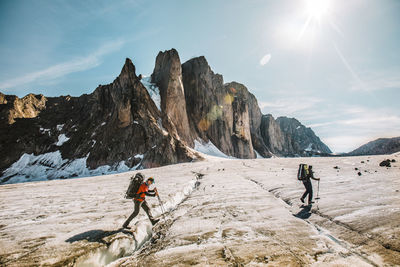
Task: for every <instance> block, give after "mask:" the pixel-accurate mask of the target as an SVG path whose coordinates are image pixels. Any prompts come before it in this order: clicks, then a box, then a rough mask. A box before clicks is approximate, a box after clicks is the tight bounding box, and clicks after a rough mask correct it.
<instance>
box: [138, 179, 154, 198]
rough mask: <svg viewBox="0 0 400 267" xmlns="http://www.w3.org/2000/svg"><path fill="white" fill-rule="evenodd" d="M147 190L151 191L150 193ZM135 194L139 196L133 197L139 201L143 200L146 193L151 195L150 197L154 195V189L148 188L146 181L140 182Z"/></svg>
mask: <svg viewBox="0 0 400 267" xmlns="http://www.w3.org/2000/svg"><path fill="white" fill-rule="evenodd" d="M149 192H151V193H149ZM136 194H138V195H139V197H138V198H135V200H138V201H140V202H142V201H144V199H145V198H146V195H147V196H152V197H154V196H155V192H154V190H149V186H148V185H147V183H143V184H141V185H140V187H139V189H138V191H137V193H136Z"/></svg>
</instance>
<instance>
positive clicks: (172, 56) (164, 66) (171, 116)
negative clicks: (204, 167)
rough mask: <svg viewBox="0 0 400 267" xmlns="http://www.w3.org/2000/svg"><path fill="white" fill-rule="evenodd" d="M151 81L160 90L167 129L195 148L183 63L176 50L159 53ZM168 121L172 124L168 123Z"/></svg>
mask: <svg viewBox="0 0 400 267" xmlns="http://www.w3.org/2000/svg"><path fill="white" fill-rule="evenodd" d="M151 79H152V82H153V83H155V84H156V85H157V86H158V88H159V89H160V96H161V111H162V114H163V122H164V125H165V127H167V128H168V130H169V132H171V133H175V132H176V136H177V138H179V139H181V140H183V141H185V142H186V143H187V144H189V145H190V146H193V138H192V135H191V132H190V127H189V120H188V117H187V111H186V101H185V92H184V89H183V83H182V68H181V61H180V58H179V55H178V52H177V51H176V50H175V49H171V50H167V51H164V52H161V51H160V52H159V53H158V55H157V58H156V63H155V67H154V71H153V74H152V75H151ZM166 120H168V121H169V122H170V123H166ZM170 126H171V127H170Z"/></svg>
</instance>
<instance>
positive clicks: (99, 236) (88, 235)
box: [65, 228, 134, 244]
mask: <svg viewBox="0 0 400 267" xmlns="http://www.w3.org/2000/svg"><path fill="white" fill-rule="evenodd" d="M117 233H124V234H127V235H131V236H132V237H134V235H133V233H132V232H131V231H128V230H126V229H124V228H120V229H118V230H114V231H104V230H90V231H86V232H83V233H80V234H77V235H74V236H73V237H70V238H68V239H67V240H65V242H68V243H73V242H76V241H82V240H86V241H88V242H97V243H103V244H107V242H106V241H104V238H105V237H108V236H111V235H115V234H117Z"/></svg>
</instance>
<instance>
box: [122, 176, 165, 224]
mask: <svg viewBox="0 0 400 267" xmlns="http://www.w3.org/2000/svg"><path fill="white" fill-rule="evenodd" d="M153 183H154V178H153V177H149V178H148V179H147V180H146V182H144V183H142V184H141V185H140V187H139V189H138V191H137V193H136V196H135V198H134V200H133V202H134V203H135V210H134V211H133V213H132V214H131V216H129V218H128V219H127V220H126V221H125V222H124V224H123V226H122V227H123V228H128V229H129V228H130V227H129V226H128V225H129V223H130V222H131V221H132V219H133V218H135V217H136V216H137V215H138V214H139V210H140V207H142V208H143V209H144V211H145V212H146V214H147V216H148V217H149V219H150V221H151V223H152V224H153V225H154V224H156V223H157V222H158V221H159V220H158V219H154V218H153V215H151V211H150V208H149V206H148V205H147V202H146V199H145V198H146V196H151V197H155V196H156V195H157V190H149V186H150V185H151V184H153Z"/></svg>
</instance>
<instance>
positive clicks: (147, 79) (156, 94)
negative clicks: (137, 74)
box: [141, 76, 161, 111]
mask: <svg viewBox="0 0 400 267" xmlns="http://www.w3.org/2000/svg"><path fill="white" fill-rule="evenodd" d="M141 82H142V84H143V86H144V87H145V88H146V89H147V92H149V95H150V97H151V99H153V102H154V104H156V106H157V108H158V110H159V111H161V96H160V89H159V88H158V87H157V86H156V85H155V84H154V83H152V82H151V76H143V78H142V81H141Z"/></svg>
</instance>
